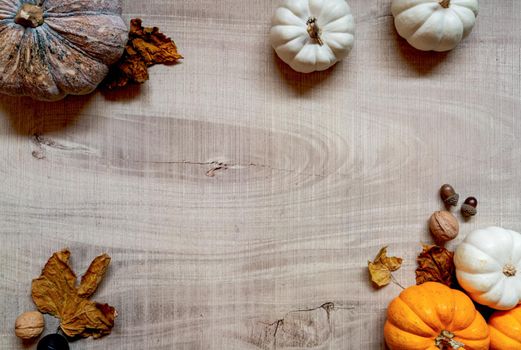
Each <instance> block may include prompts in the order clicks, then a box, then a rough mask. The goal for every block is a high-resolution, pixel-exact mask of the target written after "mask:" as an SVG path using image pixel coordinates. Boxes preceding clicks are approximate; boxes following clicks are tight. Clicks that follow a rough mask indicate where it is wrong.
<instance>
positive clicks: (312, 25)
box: [306, 17, 324, 46]
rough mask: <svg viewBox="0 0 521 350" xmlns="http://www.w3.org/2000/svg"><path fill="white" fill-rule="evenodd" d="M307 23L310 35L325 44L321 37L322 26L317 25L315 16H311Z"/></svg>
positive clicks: (320, 43) (319, 42)
mask: <svg viewBox="0 0 521 350" xmlns="http://www.w3.org/2000/svg"><path fill="white" fill-rule="evenodd" d="M306 24H307V25H308V34H309V36H310V37H311V38H312V39H315V40H316V41H317V43H318V44H319V45H320V46H322V45H324V42H323V41H322V39H321V38H320V28H319V27H318V25H317V19H316V18H315V17H309V19H308V21H307V22H306Z"/></svg>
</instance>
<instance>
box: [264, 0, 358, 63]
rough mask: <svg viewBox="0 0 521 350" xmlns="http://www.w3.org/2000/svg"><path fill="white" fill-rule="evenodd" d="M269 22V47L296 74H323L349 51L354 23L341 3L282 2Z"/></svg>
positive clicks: (321, 0)
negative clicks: (271, 23)
mask: <svg viewBox="0 0 521 350" xmlns="http://www.w3.org/2000/svg"><path fill="white" fill-rule="evenodd" d="M272 22H273V27H272V28H271V31H270V41H271V45H272V46H273V48H274V49H275V51H276V52H277V55H278V56H279V57H280V58H281V59H282V60H283V61H284V62H286V63H287V64H288V65H289V66H290V67H291V68H293V69H294V70H296V71H297V72H301V73H311V72H314V71H322V70H326V69H328V68H329V67H331V66H333V65H334V64H335V63H337V62H338V61H340V60H342V59H343V58H344V57H346V56H347V54H348V53H349V51H351V49H352V47H353V42H354V28H355V23H354V19H353V15H352V14H351V9H350V8H349V5H348V4H347V2H346V1H345V0H286V1H284V3H283V5H282V6H281V7H279V8H278V9H277V10H276V12H275V15H274V16H273V21H272Z"/></svg>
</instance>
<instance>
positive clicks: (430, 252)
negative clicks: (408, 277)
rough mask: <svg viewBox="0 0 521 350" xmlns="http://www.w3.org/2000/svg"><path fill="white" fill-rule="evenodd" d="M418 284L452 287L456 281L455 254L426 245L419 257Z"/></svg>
mask: <svg viewBox="0 0 521 350" xmlns="http://www.w3.org/2000/svg"><path fill="white" fill-rule="evenodd" d="M417 262H418V268H417V269H416V284H418V285H419V284H423V283H425V282H431V281H433V282H440V283H443V284H445V285H447V286H452V284H453V283H454V281H455V277H454V274H455V266H454V253H453V252H451V251H449V250H447V249H445V248H443V247H440V246H436V245H424V246H423V251H422V252H421V253H420V255H418V259H417Z"/></svg>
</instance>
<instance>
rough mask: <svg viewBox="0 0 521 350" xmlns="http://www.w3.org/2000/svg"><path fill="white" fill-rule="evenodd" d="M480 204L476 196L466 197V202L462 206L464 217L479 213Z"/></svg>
mask: <svg viewBox="0 0 521 350" xmlns="http://www.w3.org/2000/svg"><path fill="white" fill-rule="evenodd" d="M477 206H478V200H477V199H476V198H474V197H469V198H467V199H465V203H463V205H462V206H461V215H463V216H464V217H467V218H468V217H471V216H474V215H476V214H477V213H478V210H477V209H476V208H477Z"/></svg>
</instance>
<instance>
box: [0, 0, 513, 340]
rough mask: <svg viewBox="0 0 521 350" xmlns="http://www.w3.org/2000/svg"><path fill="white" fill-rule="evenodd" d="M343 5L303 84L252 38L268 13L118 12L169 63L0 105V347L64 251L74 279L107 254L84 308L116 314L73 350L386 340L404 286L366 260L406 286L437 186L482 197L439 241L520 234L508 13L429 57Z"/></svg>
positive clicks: (256, 8) (231, 6) (388, 24)
mask: <svg viewBox="0 0 521 350" xmlns="http://www.w3.org/2000/svg"><path fill="white" fill-rule="evenodd" d="M350 4H351V7H352V9H353V12H354V15H355V19H356V22H357V32H356V42H355V48H354V50H353V51H352V52H351V54H350V55H349V57H348V59H347V60H345V61H344V62H342V63H340V64H338V65H337V66H335V67H334V68H333V69H331V70H329V71H326V72H323V73H315V74H311V75H300V74H297V73H294V72H292V71H291V70H290V69H289V68H288V67H287V66H285V65H284V64H283V63H281V62H280V61H279V60H278V59H276V58H275V56H274V54H273V52H272V49H271V48H270V46H269V43H268V37H267V32H268V30H269V23H270V17H271V14H272V12H273V11H274V9H275V7H276V6H277V5H278V1H275V0H273V1H253V0H223V1H209V0H195V1H163V0H148V1H131V0H127V1H125V2H124V7H123V8H124V14H125V16H126V18H127V19H130V18H133V17H138V16H139V17H142V18H143V20H144V23H145V25H147V24H149V25H150V24H153V25H158V26H160V27H161V29H162V30H163V31H164V32H166V33H168V34H170V35H171V36H172V37H173V38H174V39H175V40H176V43H177V44H178V46H179V48H180V51H181V53H182V54H183V55H184V57H185V60H184V62H183V63H182V64H179V65H176V66H172V67H155V68H153V69H152V70H151V80H150V82H148V83H147V84H145V85H143V86H142V87H134V88H131V89H129V90H126V91H123V92H119V93H105V94H102V93H96V94H94V95H91V96H87V97H72V98H67V99H66V100H65V101H63V102H60V103H54V104H46V103H38V102H34V101H31V100H28V99H21V98H11V97H4V96H2V97H0V160H1V161H0V240H1V242H2V243H1V244H0V266H1V268H0V311H1V312H0V348H1V349H5V350H15V349H22V348H24V347H23V346H22V345H21V343H20V342H19V341H18V339H16V338H15V336H14V332H13V325H14V320H15V318H16V316H17V315H18V314H19V313H21V312H22V311H26V310H31V309H32V308H33V307H34V306H33V304H32V301H31V299H30V281H31V279H32V278H35V277H36V276H38V275H39V272H40V269H41V268H42V266H43V264H44V263H45V261H46V259H47V258H48V257H49V256H50V255H51V254H52V252H53V251H56V250H59V249H61V248H63V247H64V246H68V247H69V248H70V249H71V251H72V264H73V266H74V268H75V269H76V270H77V271H84V270H85V269H86V268H87V266H88V264H89V262H90V261H91V260H92V258H94V256H96V255H98V254H100V253H102V252H107V253H109V254H110V255H111V256H112V265H111V268H110V269H109V272H108V276H107V278H106V280H105V281H104V283H103V284H102V287H101V289H100V290H99V291H98V292H97V294H96V295H95V298H96V300H99V301H103V302H108V303H110V304H112V305H115V306H116V307H117V308H118V310H119V311H120V316H119V318H118V320H117V325H116V328H115V329H114V332H113V334H112V335H110V336H109V337H106V338H103V339H101V340H97V341H93V340H83V341H81V342H77V343H74V344H72V347H71V348H72V349H74V350H78V349H82V350H84V349H86V350H90V349H92V350H94V349H113V350H115V349H126V350H127V349H128V350H133V349H157V350H160V349H176V350H178V349H226V350H234V349H241V350H249V349H251V350H254V349H255V350H257V349H267V350H268V349H269V350H271V349H277V350H283V349H293V350H295V349H383V347H384V345H383V336H382V327H383V323H384V321H385V310H386V306H387V304H388V302H389V301H390V300H391V299H392V298H393V297H394V296H396V295H397V294H398V293H399V292H400V288H399V287H397V286H395V285H390V286H388V287H386V288H385V289H383V290H380V291H375V290H374V289H373V288H372V287H371V285H370V283H369V281H368V276H367V272H366V266H367V260H368V259H372V258H373V257H374V255H375V254H376V253H377V252H378V250H379V248H380V247H381V246H383V245H389V253H390V254H393V255H399V256H402V257H404V259H405V265H404V267H403V268H402V269H401V270H399V271H398V272H397V273H396V274H395V275H396V278H397V279H398V280H399V281H400V282H401V283H402V284H403V285H411V284H413V283H414V272H413V271H414V268H415V257H416V255H417V253H418V252H419V251H420V250H421V246H420V242H429V241H430V237H429V234H428V232H427V219H428V218H429V216H430V214H431V213H432V212H433V211H434V210H438V209H439V208H440V206H441V203H440V201H439V200H438V197H437V190H438V188H439V186H440V185H441V184H442V183H445V182H449V183H451V184H453V185H454V186H455V187H456V189H457V190H458V192H459V193H460V194H461V195H462V196H463V197H465V196H468V195H475V196H476V197H478V199H479V200H480V205H479V213H478V216H477V217H475V218H474V219H472V220H471V221H469V222H467V223H462V225H461V232H462V234H461V236H460V237H459V238H458V239H457V241H460V240H461V239H462V237H463V236H464V235H465V234H466V233H468V232H469V231H471V230H472V229H474V228H478V227H483V226H488V225H492V224H494V225H501V226H504V227H508V228H511V229H514V230H517V231H521V219H520V215H519V213H520V212H521V180H520V178H519V174H520V173H521V142H520V139H519V138H520V136H521V120H520V115H521V77H520V74H521V49H520V47H521V22H519V20H518V17H519V16H518V15H519V14H520V13H521V2H519V1H517V0H501V1H482V2H481V12H480V16H479V18H478V22H477V26H476V27H475V29H474V31H473V33H472V34H471V35H470V37H469V38H467V39H466V40H465V41H464V42H463V43H462V44H461V45H460V46H458V48H457V49H456V50H454V51H453V52H450V53H447V54H430V53H419V52H416V51H415V50H413V49H412V48H410V47H409V46H408V45H407V44H406V43H405V42H404V41H403V40H401V39H399V38H398V37H397V35H396V33H395V30H394V27H393V23H392V17H391V16H390V2H389V1H387V0H386V1H384V0H351V1H350ZM456 243H457V242H456ZM47 320H48V321H49V322H48V327H47V330H46V332H51V331H52V330H53V328H54V327H55V326H56V321H54V320H52V319H51V318H47ZM26 348H27V349H35V348H36V347H35V346H34V345H32V346H27V347H26Z"/></svg>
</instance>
